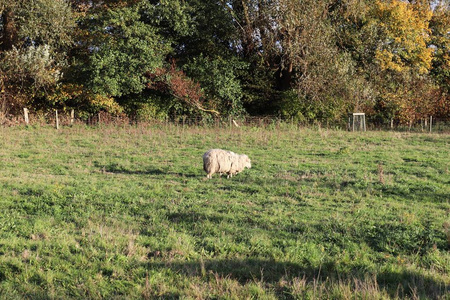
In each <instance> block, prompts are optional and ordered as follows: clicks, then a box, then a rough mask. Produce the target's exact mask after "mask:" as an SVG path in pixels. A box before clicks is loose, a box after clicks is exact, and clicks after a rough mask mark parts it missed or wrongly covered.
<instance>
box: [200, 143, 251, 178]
mask: <svg viewBox="0 0 450 300" xmlns="http://www.w3.org/2000/svg"><path fill="white" fill-rule="evenodd" d="M251 167H252V164H251V161H250V158H248V156H247V155H245V154H242V155H239V154H236V153H234V152H231V151H227V150H222V149H211V150H208V151H207V152H206V153H205V154H203V170H205V172H206V174H207V175H206V178H211V177H212V175H213V174H214V173H219V175H222V174H223V173H225V174H227V178H230V177H233V175H234V174H237V173H240V172H242V171H243V170H244V169H245V168H248V169H250V168H251Z"/></svg>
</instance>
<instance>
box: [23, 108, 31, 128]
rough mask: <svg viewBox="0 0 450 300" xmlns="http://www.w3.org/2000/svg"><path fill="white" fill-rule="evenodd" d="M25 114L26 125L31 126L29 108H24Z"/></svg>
mask: <svg viewBox="0 0 450 300" xmlns="http://www.w3.org/2000/svg"><path fill="white" fill-rule="evenodd" d="M23 114H24V117H25V124H27V126H28V125H29V124H30V119H29V118H28V108H25V107H24V108H23Z"/></svg>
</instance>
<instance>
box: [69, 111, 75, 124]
mask: <svg viewBox="0 0 450 300" xmlns="http://www.w3.org/2000/svg"><path fill="white" fill-rule="evenodd" d="M74 121H75V109H72V110H71V111H70V126H72V125H73V122H74Z"/></svg>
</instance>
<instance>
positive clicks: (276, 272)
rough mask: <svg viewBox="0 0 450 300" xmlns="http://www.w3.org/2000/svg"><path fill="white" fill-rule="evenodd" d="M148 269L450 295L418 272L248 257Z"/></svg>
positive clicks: (243, 281) (398, 293)
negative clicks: (362, 269) (349, 268)
mask: <svg viewBox="0 0 450 300" xmlns="http://www.w3.org/2000/svg"><path fill="white" fill-rule="evenodd" d="M146 267H147V268H148V269H152V270H155V269H156V270H163V269H170V270H171V271H175V272H177V273H179V274H182V275H184V276H187V277H206V276H208V274H213V275H214V276H215V277H217V276H219V277H220V278H228V279H232V280H236V281H238V282H239V283H240V284H247V283H250V282H262V283H265V284H271V285H277V283H279V282H280V281H286V280H287V281H291V280H293V279H295V278H301V279H304V280H306V282H307V283H308V284H310V285H311V286H313V285H314V286H315V285H323V286H324V288H325V289H326V290H329V291H330V293H331V292H332V290H333V286H336V285H339V284H344V285H348V284H351V285H352V290H353V292H355V293H360V292H367V290H364V289H365V288H369V286H370V287H372V288H373V287H374V286H375V288H376V289H378V292H381V291H385V292H386V293H387V294H389V296H391V297H394V298H395V297H401V298H403V297H411V296H419V297H425V298H432V299H438V298H444V297H445V296H446V295H448V294H449V293H450V285H449V284H447V283H445V282H441V281H437V280H435V279H434V278H431V277H429V276H426V275H423V274H420V273H417V272H412V271H399V272H395V271H383V272H381V273H378V274H371V275H370V274H366V273H361V272H358V271H357V270H355V272H348V273H342V272H338V271H337V270H336V266H335V264H334V262H329V263H325V264H323V265H322V266H321V267H320V268H313V267H304V266H301V265H299V264H295V263H290V262H276V261H273V260H264V259H254V258H248V259H242V260H240V259H217V260H215V259H212V260H204V261H203V260H197V261H189V262H184V261H183V262H179V261H178V262H177V261H173V262H152V263H147V265H146ZM361 283H362V285H361ZM364 284H366V286H364ZM277 293H278V294H279V295H278V296H282V297H284V298H286V296H287V295H286V293H285V291H283V290H280V291H278V290H277Z"/></svg>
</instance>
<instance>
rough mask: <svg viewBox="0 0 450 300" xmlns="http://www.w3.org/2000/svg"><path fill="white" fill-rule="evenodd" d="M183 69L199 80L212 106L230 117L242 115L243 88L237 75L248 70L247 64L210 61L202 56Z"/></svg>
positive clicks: (217, 60) (230, 61)
mask: <svg viewBox="0 0 450 300" xmlns="http://www.w3.org/2000/svg"><path fill="white" fill-rule="evenodd" d="M183 68H184V69H185V70H186V72H187V74H188V75H190V76H191V77H192V78H195V79H196V80H198V82H199V83H200V85H201V87H202V88H203V90H204V91H205V97H206V99H208V101H209V102H210V106H211V105H212V106H214V107H218V108H219V110H220V111H224V112H227V114H229V115H233V116H239V115H242V113H243V107H242V88H241V84H240V82H239V80H238V78H237V73H238V72H240V71H241V70H243V69H245V68H246V64H245V63H242V62H240V61H238V60H237V59H234V60H232V59H227V60H226V59H223V58H220V57H218V58H216V59H209V58H207V57H204V56H203V55H200V56H198V57H195V58H193V59H192V60H191V61H189V62H188V63H186V64H185V65H184V66H183Z"/></svg>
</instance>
